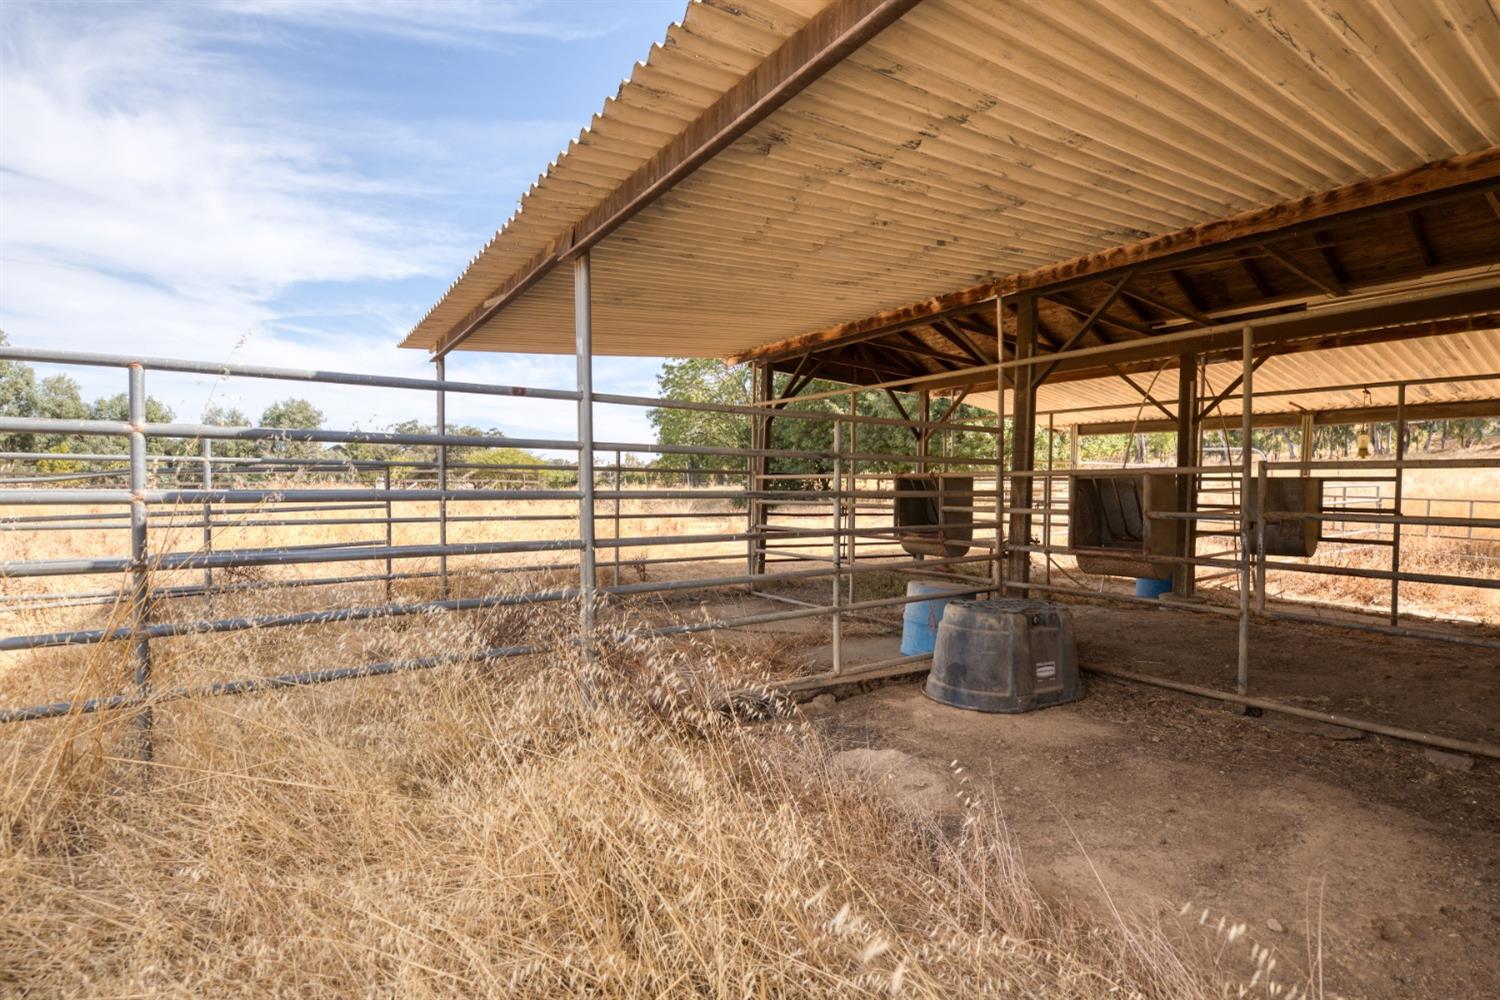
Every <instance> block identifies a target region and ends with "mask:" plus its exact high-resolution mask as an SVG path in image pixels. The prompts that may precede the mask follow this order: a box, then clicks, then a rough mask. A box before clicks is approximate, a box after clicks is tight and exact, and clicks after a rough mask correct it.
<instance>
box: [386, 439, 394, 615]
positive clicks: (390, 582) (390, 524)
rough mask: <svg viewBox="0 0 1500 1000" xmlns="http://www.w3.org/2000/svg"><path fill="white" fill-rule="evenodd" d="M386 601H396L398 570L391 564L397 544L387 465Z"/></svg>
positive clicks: (389, 473)
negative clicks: (391, 554)
mask: <svg viewBox="0 0 1500 1000" xmlns="http://www.w3.org/2000/svg"><path fill="white" fill-rule="evenodd" d="M384 485H385V548H386V552H387V555H386V557H385V600H386V603H387V604H389V603H390V602H391V600H393V599H394V596H395V595H394V588H395V584H396V570H395V567H394V566H393V565H392V563H391V557H390V555H389V552H390V549H391V547H392V546H393V545H395V544H396V538H395V519H394V510H393V508H392V506H391V466H390V463H386V467H385V477H384Z"/></svg>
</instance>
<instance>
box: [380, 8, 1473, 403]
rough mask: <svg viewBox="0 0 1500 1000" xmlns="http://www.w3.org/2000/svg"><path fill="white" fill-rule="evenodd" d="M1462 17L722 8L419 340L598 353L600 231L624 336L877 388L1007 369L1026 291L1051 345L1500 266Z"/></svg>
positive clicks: (625, 102)
mask: <svg viewBox="0 0 1500 1000" xmlns="http://www.w3.org/2000/svg"><path fill="white" fill-rule="evenodd" d="M1450 7H1451V10H1450V11H1449V15H1450V16H1448V17H1447V18H1446V19H1444V18H1440V17H1438V16H1437V15H1436V14H1435V13H1433V12H1432V11H1431V10H1429V9H1427V8H1425V7H1424V6H1423V5H1406V6H1403V7H1401V8H1399V9H1393V10H1390V11H1387V12H1386V13H1384V14H1377V13H1376V12H1375V11H1374V10H1372V9H1365V8H1359V7H1355V8H1351V9H1350V10H1348V11H1343V12H1341V14H1340V15H1339V16H1338V17H1327V16H1325V14H1324V13H1323V12H1320V10H1319V9H1316V8H1315V7H1314V6H1312V5H1309V4H1306V3H1303V2H1301V0H1271V2H1269V3H1265V4H1261V5H1258V6H1257V7H1256V8H1254V9H1253V10H1250V9H1242V8H1239V7H1235V6H1233V5H1225V4H1221V3H1187V4H1174V5H1149V4H1131V5H1119V4H1115V3H1113V2H1110V0H1076V2H1074V3H1070V4H1055V5H1045V6H1042V5H1035V4H1028V3H1003V2H1002V3H995V2H984V3H980V2H977V0H923V2H920V3H917V2H915V0H904V2H897V0H833V2H827V0H735V2H734V3H733V4H731V3H729V2H727V0H708V2H705V3H695V4H692V5H691V6H690V7H689V9H688V11H687V14H686V16H685V17H684V19H683V22H682V23H681V24H678V25H674V26H673V27H672V28H671V29H670V30H669V32H668V36H667V41H666V44H664V45H663V46H661V47H658V48H655V49H653V51H652V53H651V56H650V58H649V59H648V60H647V61H646V62H645V63H643V64H640V65H638V66H637V67H636V69H635V72H634V73H633V74H632V76H631V79H630V80H629V81H627V82H626V83H625V84H623V85H622V87H621V89H620V92H619V94H618V96H617V97H616V98H615V99H614V100H612V101H611V102H609V103H608V104H606V107H605V109H604V111H603V112H602V113H601V114H600V115H598V116H596V117H595V119H594V122H593V123H592V124H591V126H590V128H589V129H587V130H585V131H584V132H583V133H582V134H580V137H579V139H578V141H577V142H576V143H575V144H573V145H571V146H570V147H569V149H568V150H567V152H566V153H565V155H563V156H561V157H559V159H558V160H557V162H556V163H555V164H554V165H553V166H552V167H551V168H550V169H549V171H548V173H547V175H546V176H545V177H543V178H542V179H541V180H539V181H538V183H537V184H536V185H535V186H534V187H533V188H532V190H531V191H530V192H528V194H527V196H526V198H525V199H524V200H523V203H522V209H521V211H520V212H518V213H517V215H516V216H515V217H513V218H512V219H511V221H510V222H509V223H507V225H506V227H505V228H504V229H503V230H502V231H501V232H500V233H499V234H497V236H496V238H495V240H494V241H492V243H491V244H490V245H489V246H488V247H486V248H485V250H484V251H483V252H482V253H481V255H480V256H479V257H478V258H476V259H475V261H474V262H473V263H472V264H471V265H470V267H469V269H468V270H467V271H466V272H465V273H464V275H462V276H461V277H460V279H459V281H458V282H457V283H456V284H455V285H454V286H453V288H452V289H450V291H449V292H448V294H447V295H445V296H444V298H443V300H442V301H441V302H439V303H438V305H437V306H435V307H434V309H433V310H432V312H430V313H429V315H428V316H427V317H426V318H424V320H423V321H422V323H421V324H419V325H418V326H417V328H416V329H415V330H413V331H412V333H411V335H410V336H409V337H408V338H407V339H406V341H405V343H404V345H403V346H408V347H421V348H426V349H428V350H432V351H434V352H436V353H439V354H441V353H445V352H446V351H449V350H453V349H464V350H500V351H515V352H557V353H562V352H571V351H572V349H573V343H574V341H573V326H572V319H573V317H572V282H571V280H570V277H569V274H568V269H566V268H559V267H557V265H558V264H559V263H561V262H563V261H566V260H567V259H568V258H569V257H572V256H575V255H577V254H579V253H581V252H583V251H585V250H587V251H588V252H589V253H590V254H591V258H592V264H593V267H592V272H593V292H594V295H593V318H594V345H595V350H596V352H597V353H601V354H629V355H642V356H653V355H677V356H681V355H697V356H728V357H732V358H736V359H760V360H764V361H766V362H767V363H770V364H772V365H773V367H774V366H776V365H778V364H780V363H783V362H787V361H788V359H792V358H795V357H797V356H799V355H803V354H807V353H809V352H817V353H819V354H820V355H828V356H827V357H825V358H824V360H825V361H826V365H825V374H826V375H827V376H828V377H831V378H842V379H845V380H847V381H851V382H864V383H867V382H872V381H876V382H878V381H880V380H881V379H883V378H886V377H889V376H890V375H891V374H892V371H900V370H903V369H904V370H906V371H908V372H915V371H921V372H927V373H932V372H940V371H942V370H943V368H944V366H948V367H954V368H958V367H960V366H961V364H962V363H964V362H966V361H967V362H973V361H975V360H976V359H981V358H983V357H984V356H985V354H986V351H988V352H989V354H990V356H992V357H1000V356H1003V355H1004V353H1005V351H1006V346H1005V344H1006V339H1007V330H1006V319H1005V317H1004V315H1003V314H1002V316H1001V317H1000V320H999V327H1000V329H999V330H998V331H997V330H996V319H995V301H996V299H997V297H1001V296H1012V295H1021V294H1036V295H1038V296H1042V297H1043V299H1042V301H1043V305H1042V311H1041V318H1042V324H1043V329H1044V331H1045V330H1051V331H1052V337H1053V342H1052V343H1051V344H1050V345H1048V344H1046V343H1045V341H1044V347H1047V348H1048V349H1057V348H1058V347H1061V346H1063V344H1064V343H1066V342H1068V341H1069V340H1077V342H1078V343H1081V344H1082V345H1085V346H1087V345H1089V344H1093V343H1099V344H1102V343H1111V342H1118V341H1121V340H1129V339H1136V338H1139V339H1148V338H1152V337H1156V336H1159V335H1161V334H1163V333H1170V332H1172V331H1173V330H1178V329H1183V328H1191V327H1193V326H1203V325H1209V324H1212V323H1215V322H1222V321H1224V320H1225V319H1229V318H1233V317H1237V316H1255V315H1266V314H1268V313H1276V312H1286V311H1295V310H1302V309H1310V308H1313V307H1315V306H1316V305H1318V304H1319V303H1320V302H1322V301H1325V300H1333V299H1338V298H1341V297H1343V296H1346V295H1349V294H1358V293H1359V292H1360V291H1361V290H1363V289H1371V288H1379V287H1389V286H1392V285H1395V284H1400V283H1402V282H1408V283H1411V282H1421V281H1424V280H1431V279H1433V278H1435V277H1439V276H1442V275H1445V274H1449V273H1453V272H1462V271H1466V270H1467V271H1473V270H1475V269H1482V268H1485V267H1490V266H1495V265H1496V264H1497V262H1500V201H1497V198H1496V191H1497V189H1500V149H1497V146H1500V72H1497V70H1496V68H1495V67H1496V66H1500V21H1497V19H1496V16H1495V13H1494V10H1493V8H1492V7H1491V5H1490V4H1489V3H1487V2H1485V0H1455V2H1454V3H1453V4H1451V5H1450ZM1116 285H1120V286H1121V287H1120V289H1118V290H1117V288H1116ZM1497 310H1500V305H1497ZM1096 313H1097V315H1096ZM1079 327H1087V329H1085V330H1084V331H1083V332H1081V333H1080V332H1079V330H1078V328H1079ZM1412 330H1413V327H1411V326H1410V325H1408V326H1406V327H1405V328H1404V330H1403V331H1402V332H1400V333H1392V335H1391V339H1392V340H1402V341H1405V340H1410V339H1412ZM1432 332H1434V333H1435V332H1440V331H1438V330H1436V329H1435V330H1434V331H1432ZM987 334H988V337H989V340H988V343H986V340H985V338H986V335H987ZM1044 336H1045V334H1044ZM1366 336H1367V338H1368V337H1369V336H1371V334H1370V333H1369V331H1366ZM1078 338H1082V339H1078ZM1323 346H1332V345H1331V344H1325V345H1323ZM835 350H837V351H838V355H837V356H833V354H832V353H831V352H834V351H835ZM882 359H888V360H887V361H882ZM882 364H889V365H891V366H893V367H892V368H888V369H885V370H882V367H881V366H882ZM1055 378H1056V379H1059V380H1070V381H1075V382H1076V381H1080V379H1079V377H1078V375H1077V373H1074V374H1073V375H1072V376H1070V374H1069V372H1068V370H1067V369H1066V368H1062V369H1059V371H1058V372H1057V373H1056V375H1055ZM1059 384H1065V382H1059Z"/></svg>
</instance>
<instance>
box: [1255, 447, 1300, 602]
mask: <svg viewBox="0 0 1500 1000" xmlns="http://www.w3.org/2000/svg"><path fill="white" fill-rule="evenodd" d="M1269 496H1270V482H1269V478H1268V476H1267V475H1266V463H1265V461H1264V460H1262V461H1260V462H1258V463H1256V473H1255V613H1256V614H1260V615H1263V614H1265V613H1266V521H1267V520H1269V517H1268V514H1269V513H1270V511H1269V507H1270V506H1271V504H1270V500H1269ZM1298 526H1299V527H1300V526H1301V524H1300V522H1299V523H1298Z"/></svg>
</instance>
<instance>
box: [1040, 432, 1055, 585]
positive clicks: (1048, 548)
mask: <svg viewBox="0 0 1500 1000" xmlns="http://www.w3.org/2000/svg"><path fill="white" fill-rule="evenodd" d="M1052 435H1053V427H1052V414H1050V413H1049V414H1047V482H1046V485H1045V486H1044V487H1043V488H1042V537H1043V538H1045V539H1046V541H1045V542H1043V543H1042V547H1043V548H1044V549H1045V551H1044V552H1043V553H1042V558H1043V559H1045V560H1047V562H1046V576H1047V585H1048V586H1049V587H1050V586H1051V585H1052V452H1053V447H1052V446H1053V443H1054V441H1055V439H1054V438H1053V436H1052Z"/></svg>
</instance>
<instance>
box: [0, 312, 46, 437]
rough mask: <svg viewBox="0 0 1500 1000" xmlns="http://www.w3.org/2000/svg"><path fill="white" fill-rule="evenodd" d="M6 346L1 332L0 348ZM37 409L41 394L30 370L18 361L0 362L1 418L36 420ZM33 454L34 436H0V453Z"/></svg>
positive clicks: (34, 373)
mask: <svg viewBox="0 0 1500 1000" xmlns="http://www.w3.org/2000/svg"><path fill="white" fill-rule="evenodd" d="M9 343H10V341H9V340H7V339H6V337H5V334H4V333H3V332H0V345H8V344H9ZM40 408H41V392H40V390H39V389H38V387H37V384H36V372H34V371H32V368H31V366H30V365H27V364H22V363H21V362H19V361H0V416H4V417H35V416H39V415H40V414H39V411H40ZM35 450H36V437H35V435H32V434H0V451H35Z"/></svg>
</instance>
